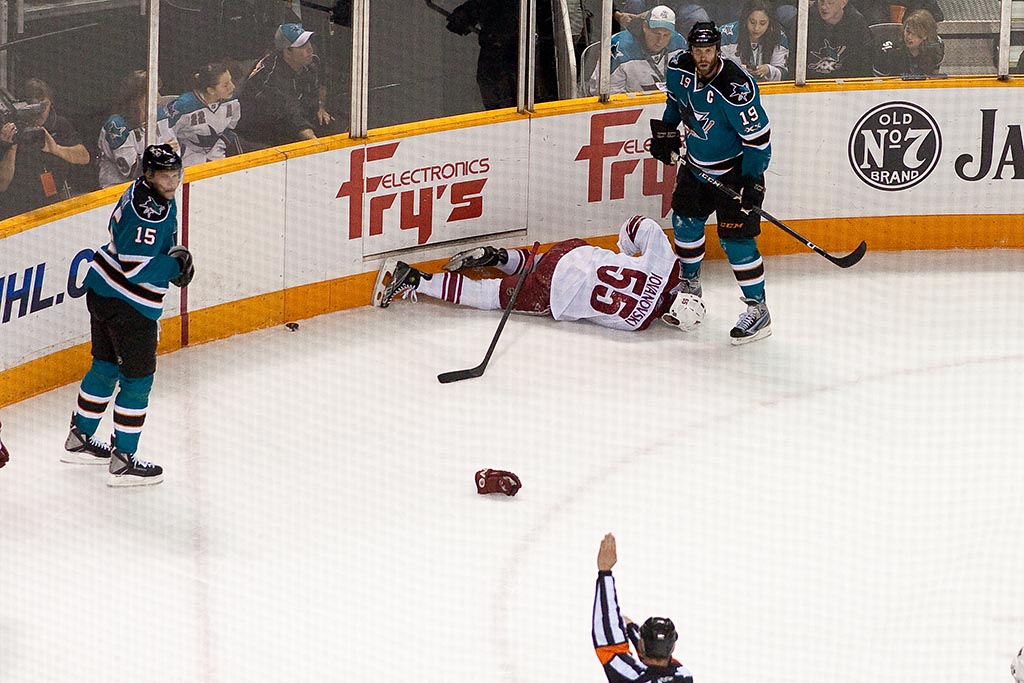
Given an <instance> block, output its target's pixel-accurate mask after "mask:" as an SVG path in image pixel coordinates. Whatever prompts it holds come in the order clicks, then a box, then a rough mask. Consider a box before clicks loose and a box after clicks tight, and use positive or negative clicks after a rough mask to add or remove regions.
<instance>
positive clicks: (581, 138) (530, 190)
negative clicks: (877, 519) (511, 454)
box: [0, 80, 1024, 406]
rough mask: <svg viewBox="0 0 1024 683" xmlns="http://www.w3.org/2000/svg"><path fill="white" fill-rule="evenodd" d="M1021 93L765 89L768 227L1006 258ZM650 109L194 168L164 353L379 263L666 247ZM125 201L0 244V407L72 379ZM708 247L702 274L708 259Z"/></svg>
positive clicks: (341, 292)
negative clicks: (642, 242)
mask: <svg viewBox="0 0 1024 683" xmlns="http://www.w3.org/2000/svg"><path fill="white" fill-rule="evenodd" d="M1018 83H1019V81H1018V82H1012V81H1011V82H1009V83H1000V82H998V81H994V80H972V81H966V82H965V81H958V82H956V83H946V84H939V85H942V86H943V87H936V83H935V82H926V83H923V84H894V83H892V82H886V83H880V82H875V83H860V84H857V85H856V88H857V89H854V90H844V91H842V92H838V91H835V90H834V89H828V88H827V87H824V86H808V87H806V88H802V89H801V90H800V91H799V92H797V91H796V89H795V88H793V87H791V86H783V87H780V88H776V89H773V90H772V91H771V92H765V93H764V96H763V99H764V108H765V109H766V110H767V111H768V113H769V115H770V116H771V117H772V141H773V156H772V164H771V167H770V168H769V171H768V174H767V182H766V184H767V197H766V199H765V204H764V208H765V209H766V210H767V211H769V212H770V213H772V214H773V215H774V216H776V217H778V218H780V219H782V220H784V221H786V222H787V223H788V224H789V225H790V226H791V227H793V228H794V229H796V230H798V231H800V232H801V233H803V234H805V235H806V236H808V237H809V238H812V239H813V240H815V241H816V242H817V243H818V244H819V245H820V246H822V247H823V248H825V249H827V250H829V251H831V252H833V253H837V254H842V253H846V252H847V251H849V250H850V249H852V248H853V247H854V246H856V244H857V243H858V242H859V241H860V240H862V239H864V240H867V242H868V245H869V252H868V256H867V257H866V258H868V259H870V257H871V251H876V250H914V249H950V248H965V249H978V248H1020V247H1022V246H1024V230H1022V227H1024V220H1022V218H1021V213H1020V207H1021V204H1020V201H1019V197H1020V196H1021V193H1022V190H1024V139H1022V134H1021V127H1022V124H1024V101H1022V97H1021V93H1022V91H1021V90H1020V87H1019V85H1018ZM662 101H663V100H662V98H660V97H659V96H643V97H626V96H617V97H616V98H614V99H613V100H612V101H611V102H609V103H608V104H605V105H601V104H597V103H595V101H594V100H586V101H584V100H575V101H571V102H568V103H554V104H551V105H540V106H538V111H537V112H535V113H533V114H532V115H527V114H524V115H519V114H516V113H514V112H511V113H507V112H502V113H498V114H494V113H484V114H473V115H466V116H461V117H454V118H451V119H445V120H442V121H431V122H426V123H418V124H410V125H406V126H399V127H394V128H388V129H380V130H376V131H374V132H373V134H372V135H371V136H370V137H369V138H368V139H365V140H359V141H351V140H349V139H348V138H347V137H345V136H340V137H338V138H332V139H330V140H321V141H312V142H304V143H296V144H294V145H289V146H287V147H283V148H279V149H276V150H268V151H265V152H258V153H255V154H251V155H248V156H245V157H235V158H230V159H226V160H223V161H221V162H215V163H213V164H208V165H206V166H203V167H198V168H192V169H189V170H188V171H187V173H186V183H185V185H184V187H183V190H182V193H181V195H180V197H179V212H180V215H181V221H182V241H183V242H185V243H186V244H188V246H189V248H190V249H191V250H192V252H193V253H194V255H195V259H196V277H195V280H194V281H193V283H192V284H191V286H190V287H189V288H188V290H187V292H186V293H184V294H181V295H179V293H178V291H177V290H176V289H174V288H172V290H171V293H170V294H169V295H168V298H167V300H166V302H165V314H164V318H163V321H162V335H161V351H163V352H166V351H170V350H174V349H176V348H180V347H181V346H183V345H187V344H195V343H202V342H205V341H209V340H212V339H219V338H223V337H227V336H230V335H233V334H238V333H243V332H248V331H251V330H254V329H259V328H262V327H266V326H269V325H274V324H279V323H282V322H285V321H288V320H297V319H303V318H307V317H311V316H314V315H318V314H321V313H326V312H330V311H336V310H341V309H345V308H351V307H355V306H361V305H365V304H367V303H369V297H370V289H371V287H372V283H373V276H374V274H375V272H376V270H377V268H378V266H379V264H380V263H381V261H382V259H383V258H384V257H385V256H390V255H399V256H401V257H402V258H403V259H405V260H407V261H412V262H430V261H438V260H440V259H442V257H443V256H445V255H446V254H448V253H449V252H451V251H453V250H454V249H456V248H463V246H464V245H465V244H468V243H470V242H471V241H472V242H473V243H482V242H484V241H487V242H491V243H496V244H501V245H504V246H515V245H521V244H526V243H528V242H532V241H534V240H537V241H540V242H541V243H543V244H550V243H553V242H557V241H559V240H562V239H566V238H568V237H587V238H595V240H596V241H597V242H598V243H602V244H605V245H608V246H610V245H611V244H613V243H614V237H613V236H614V234H615V233H616V232H617V230H618V226H619V225H620V224H621V223H622V222H623V221H624V220H626V219H628V218H629V216H631V215H632V214H634V213H641V214H646V215H649V216H651V217H655V218H657V219H659V220H660V221H661V222H662V224H663V225H664V226H665V227H666V228H667V227H669V225H670V223H669V220H668V215H669V211H670V200H671V192H672V186H673V180H674V178H673V170H672V169H669V168H667V167H665V166H663V165H661V164H660V163H658V162H656V161H655V160H653V159H652V158H651V157H650V156H649V154H648V153H647V146H648V144H649V137H650V132H649V131H650V129H649V124H648V120H649V119H650V118H654V117H659V118H660V116H661V112H662V109H663V106H664V105H663V104H662ZM122 190H123V186H121V187H119V188H109V189H107V190H103V191H100V192H95V193H92V194H90V195H87V196H85V197H82V198H79V199H77V200H73V202H72V203H71V206H72V209H71V211H73V213H72V214H71V215H64V216H62V217H56V218H54V217H53V212H52V209H51V210H45V209H44V210H40V211H39V212H36V213H35V214H29V215H26V216H24V217H20V218H18V219H13V220H11V221H8V222H7V223H6V224H5V225H4V227H0V406H3V405H7V404H9V403H12V402H15V401H18V400H21V399H23V398H26V397H28V396H31V395H34V394H37V393H39V392H41V391H45V390H48V389H50V388H53V387H55V386H60V385H62V384H65V383H67V382H69V381H73V380H75V379H77V378H78V377H79V376H80V375H81V373H82V371H83V369H84V367H85V366H86V363H87V362H88V346H87V344H86V342H87V340H88V336H87V333H88V315H87V312H86V310H85V304H84V300H82V295H83V294H84V291H83V289H82V287H81V282H82V278H83V277H84V273H85V264H86V263H87V262H88V258H89V257H90V255H91V253H92V251H91V250H92V249H94V248H96V247H97V246H98V245H100V244H102V243H104V242H105V241H106V239H107V234H106V223H107V219H108V217H109V212H110V207H111V206H112V204H113V202H114V201H115V200H116V198H117V197H118V195H119V194H120V192H121V191H122ZM1015 197H1017V200H1016V202H1015V201H1014V198H1015ZM47 221H48V222H47ZM709 237H710V239H709V240H708V247H709V255H710V256H711V257H712V258H715V257H720V255H721V252H720V249H719V248H718V245H717V240H715V239H714V233H713V232H712V233H711V234H710V236H709ZM759 244H760V246H761V251H762V252H763V253H764V254H765V255H777V254H787V253H795V252H799V251H803V250H804V249H805V248H804V247H803V245H801V244H800V243H798V242H797V241H795V240H793V239H792V238H790V237H788V236H786V235H784V234H782V233H781V232H780V231H778V230H777V229H775V228H774V227H772V226H770V225H767V224H766V225H765V226H764V228H763V236H762V237H761V238H760V240H759ZM768 267H769V269H770V262H769V266H768Z"/></svg>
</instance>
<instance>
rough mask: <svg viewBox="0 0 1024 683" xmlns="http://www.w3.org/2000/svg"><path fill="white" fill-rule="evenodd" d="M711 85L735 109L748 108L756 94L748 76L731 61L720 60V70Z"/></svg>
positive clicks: (755, 89) (752, 82)
mask: <svg viewBox="0 0 1024 683" xmlns="http://www.w3.org/2000/svg"><path fill="white" fill-rule="evenodd" d="M711 85H712V86H714V88H715V90H717V91H718V92H719V93H721V95H722V97H724V98H725V101H726V102H728V103H729V104H731V105H733V106H736V107H746V106H749V105H750V103H751V102H752V101H753V100H754V99H755V97H756V96H757V92H758V91H757V84H756V83H755V82H754V79H753V78H752V77H751V76H750V74H748V73H747V72H746V71H744V70H743V67H741V66H740V65H739V64H737V63H736V62H734V61H732V60H731V59H723V60H722V70H721V71H719V72H718V75H717V76H715V79H714V80H713V81H712V82H711Z"/></svg>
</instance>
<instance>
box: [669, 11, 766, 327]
mask: <svg viewBox="0 0 1024 683" xmlns="http://www.w3.org/2000/svg"><path fill="white" fill-rule="evenodd" d="M721 40H722V36H721V34H720V33H719V31H718V28H717V27H716V26H715V24H714V23H713V22H698V23H697V24H694V26H693V29H692V30H691V31H690V35H689V37H688V40H687V42H688V43H689V45H690V50H689V52H682V53H679V54H677V55H675V56H674V57H673V58H672V59H671V60H670V61H669V65H668V73H667V74H666V76H667V82H666V83H665V86H666V90H667V92H668V102H667V104H666V107H665V113H664V114H663V115H662V118H661V120H660V121H659V120H653V121H651V132H652V139H651V155H652V156H653V157H654V158H655V159H658V160H659V161H662V162H663V163H666V164H672V163H674V162H675V159H676V155H680V156H681V157H682V158H683V159H684V160H685V159H688V160H689V163H692V164H693V165H694V166H696V167H697V168H699V169H700V170H702V171H704V172H706V173H707V174H709V175H712V176H715V177H717V178H718V179H719V180H720V181H721V182H722V183H723V184H725V185H727V186H729V187H732V188H734V189H735V190H736V191H737V192H739V193H740V194H741V196H742V200H741V201H736V200H735V199H733V198H731V197H729V196H727V195H726V194H725V193H723V192H722V191H720V190H718V189H717V188H715V187H713V186H711V185H710V184H708V183H706V182H704V181H703V180H701V179H700V178H699V177H698V176H697V175H695V174H694V173H693V172H692V171H691V170H690V169H689V168H688V167H687V165H686V164H685V163H683V164H681V165H680V168H679V173H678V177H677V178H676V188H675V192H674V193H673V195H672V228H673V233H674V245H675V250H676V255H677V256H678V257H679V260H680V262H681V263H682V267H683V278H684V279H683V284H682V286H681V287H682V289H683V291H688V292H690V293H693V294H696V295H697V296H700V295H701V291H702V290H701V283H700V268H701V264H702V262H703V260H704V244H705V235H704V224H705V222H706V221H707V219H708V216H710V215H711V213H712V212H715V213H716V214H717V217H718V238H719V241H720V242H721V245H722V248H723V249H724V250H725V255H726V257H728V259H729V263H730V264H731V265H732V270H733V273H734V275H735V276H736V280H737V282H738V283H739V286H740V289H741V290H742V292H743V296H742V301H743V302H744V303H745V304H746V305H747V310H746V311H744V312H743V313H742V314H741V315H740V317H739V320H738V321H737V322H736V326H735V327H733V329H732V331H731V332H730V337H731V340H732V343H733V344H745V343H747V342H751V341H755V340H757V339H763V338H765V337H767V336H769V335H771V332H772V328H771V316H770V315H769V313H768V306H767V305H766V304H765V293H764V264H763V263H762V261H761V254H760V252H759V251H758V249H757V241H756V240H755V237H757V235H759V234H760V232H761V225H760V218H759V216H758V215H757V214H756V213H755V212H753V211H751V208H752V207H754V206H757V207H760V206H761V202H762V201H763V200H764V172H765V169H767V168H768V163H769V161H770V159H771V123H770V122H769V120H768V115H767V114H766V113H765V111H764V109H763V108H762V107H761V96H760V92H759V90H758V87H757V83H756V82H755V81H754V79H753V78H752V77H751V76H750V74H748V73H747V72H746V71H744V70H743V69H742V68H741V67H739V66H738V65H737V64H735V63H734V62H732V61H730V60H723V59H722V56H721ZM680 123H682V124H683V128H684V131H685V144H684V142H683V139H682V138H681V136H680V132H679V130H678V128H679V124H680Z"/></svg>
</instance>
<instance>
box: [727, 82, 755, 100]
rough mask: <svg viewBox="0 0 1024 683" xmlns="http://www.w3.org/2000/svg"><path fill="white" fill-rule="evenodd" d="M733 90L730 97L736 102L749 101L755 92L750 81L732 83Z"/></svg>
mask: <svg viewBox="0 0 1024 683" xmlns="http://www.w3.org/2000/svg"><path fill="white" fill-rule="evenodd" d="M731 85H732V92H731V93H730V94H729V99H730V100H732V101H734V102H739V103H741V104H742V103H743V102H747V101H748V100H749V99H750V97H751V95H752V94H753V93H751V92H750V84H749V83H732V84H731Z"/></svg>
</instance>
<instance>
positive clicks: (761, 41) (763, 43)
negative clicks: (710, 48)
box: [721, 0, 789, 81]
mask: <svg viewBox="0 0 1024 683" xmlns="http://www.w3.org/2000/svg"><path fill="white" fill-rule="evenodd" d="M721 30H722V56H723V57H725V58H726V59H731V60H732V61H734V62H736V63H737V64H739V65H740V66H742V67H743V68H744V69H746V70H747V73H749V74H750V75H751V76H753V77H754V78H755V79H756V80H758V81H781V80H784V79H787V78H789V67H788V63H789V39H788V38H787V37H786V34H785V33H784V32H783V31H782V26H781V25H780V24H779V22H778V20H777V19H775V17H774V16H772V8H771V5H770V4H769V3H768V2H767V1H766V0H748V2H747V3H746V4H745V5H744V6H743V11H742V12H741V13H740V19H739V21H734V22H732V23H730V24H726V25H725V26H723V27H722V29H721Z"/></svg>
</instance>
